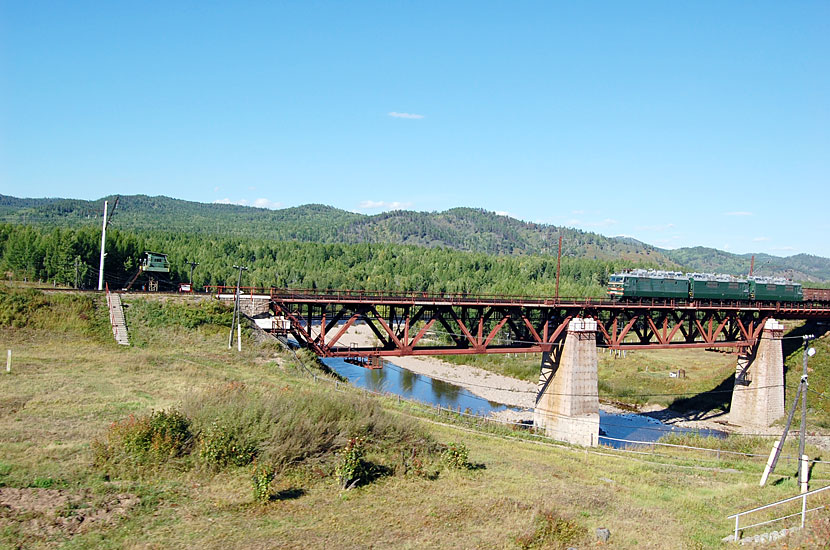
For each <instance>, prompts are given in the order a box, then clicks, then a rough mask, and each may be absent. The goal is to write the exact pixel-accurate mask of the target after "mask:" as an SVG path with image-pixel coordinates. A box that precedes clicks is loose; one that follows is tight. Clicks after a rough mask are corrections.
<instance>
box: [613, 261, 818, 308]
mask: <svg viewBox="0 0 830 550" xmlns="http://www.w3.org/2000/svg"><path fill="white" fill-rule="evenodd" d="M608 296H609V297H610V298H611V299H612V300H628V299H631V298H636V299H640V298H669V299H672V298H674V299H690V300H746V301H764V302H802V301H828V300H830V289H821V288H803V287H802V286H801V285H800V284H799V283H795V282H793V281H788V280H787V279H784V278H781V277H758V276H749V277H735V276H733V275H718V274H711V273H681V272H679V271H656V270H651V269H650V270H645V269H635V270H633V271H628V272H625V273H614V274H613V275H611V276H610V277H609V278H608Z"/></svg>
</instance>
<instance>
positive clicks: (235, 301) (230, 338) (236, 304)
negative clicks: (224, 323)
mask: <svg viewBox="0 0 830 550" xmlns="http://www.w3.org/2000/svg"><path fill="white" fill-rule="evenodd" d="M233 267H234V269H238V270H239V276H238V277H237V278H236V290H235V292H234V295H233V321H232V322H231V333H230V334H229V335H228V349H231V348H232V347H233V329H234V325H235V324H236V319H237V315H238V311H239V285H241V284H242V271H248V268H247V267H245V266H242V265H234V266H233Z"/></svg>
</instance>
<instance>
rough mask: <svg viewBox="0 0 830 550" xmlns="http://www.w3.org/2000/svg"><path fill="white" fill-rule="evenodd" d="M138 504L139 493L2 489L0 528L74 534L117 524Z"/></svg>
mask: <svg viewBox="0 0 830 550" xmlns="http://www.w3.org/2000/svg"><path fill="white" fill-rule="evenodd" d="M138 503H139V498H138V497H137V496H136V495H132V494H128V493H123V494H116V495H107V496H103V497H102V496H96V495H93V494H92V493H91V492H90V491H70V490H65V489H38V488H22V489H18V488H13V487H2V488H0V530H3V529H7V528H12V529H17V530H19V532H20V534H21V535H24V536H26V537H31V538H38V539H40V538H51V537H55V536H61V535H63V536H71V535H74V534H76V533H83V532H86V531H88V530H90V529H95V528H100V527H103V526H107V525H112V524H115V523H117V522H118V521H119V520H120V519H121V518H122V517H124V516H125V515H127V513H128V512H129V511H130V509H132V508H133V507H135V506H136V505H137V504H138Z"/></svg>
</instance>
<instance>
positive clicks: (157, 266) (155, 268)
mask: <svg viewBox="0 0 830 550" xmlns="http://www.w3.org/2000/svg"><path fill="white" fill-rule="evenodd" d="M158 273H170V261H169V260H168V259H167V254H159V253H158V252H144V257H143V258H142V259H141V263H140V264H139V266H138V271H136V272H135V275H133V277H132V278H131V279H130V282H129V283H127V286H125V287H124V290H130V288H132V286H133V285H134V284H135V282H136V281H137V280H138V278H139V277H140V276H141V275H142V274H146V275H147V290H148V291H150V292H158V289H159V279H158V275H157V274H158Z"/></svg>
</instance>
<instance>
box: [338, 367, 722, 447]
mask: <svg viewBox="0 0 830 550" xmlns="http://www.w3.org/2000/svg"><path fill="white" fill-rule="evenodd" d="M323 362H324V363H325V364H326V365H328V366H329V367H330V368H331V369H332V370H333V371H335V372H336V373H337V374H339V375H340V376H342V377H344V378H346V379H348V380H349V382H350V383H351V384H353V385H354V386H357V387H360V388H366V389H367V390H370V391H374V392H380V393H385V392H388V393H391V394H395V395H400V396H401V397H403V398H406V399H414V400H417V401H420V402H423V403H428V404H430V405H440V406H442V407H446V408H452V409H459V408H460V409H461V410H462V411H467V412H469V413H471V414H476V415H480V416H488V415H489V414H490V413H492V412H498V411H503V410H508V409H511V410H515V411H522V410H523V409H519V408H516V407H511V406H508V405H504V404H502V403H495V402H493V401H488V400H487V399H484V398H483V397H479V396H478V395H475V394H474V393H472V392H470V391H469V390H467V389H465V388H462V387H461V386H457V385H455V384H451V383H449V382H445V381H443V380H436V379H434V378H430V377H429V376H427V375H424V374H416V373H413V372H411V371H408V370H406V369H404V368H402V367H400V366H398V365H396V364H394V363H392V362H390V361H385V362H384V366H383V368H380V369H368V368H365V367H360V366H357V365H352V364H350V363H346V362H345V361H343V360H342V359H334V358H327V359H323ZM524 412H527V411H526V410H525V411H524ZM599 427H600V442H601V443H603V444H607V445H610V446H612V447H617V448H619V447H622V446H624V445H626V444H625V443H623V442H619V441H614V440H616V439H626V440H630V441H641V442H644V443H648V442H652V441H656V440H658V439H659V438H660V437H661V436H663V435H665V434H667V433H685V432H692V431H698V432H699V433H701V434H702V435H712V436H716V437H724V436H725V435H726V434H724V433H723V432H719V431H716V430H691V429H689V428H682V427H678V426H670V425H667V424H664V423H662V422H660V421H659V420H655V419H653V418H651V417H648V416H644V415H640V414H613V413H607V412H605V411H600V413H599Z"/></svg>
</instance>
